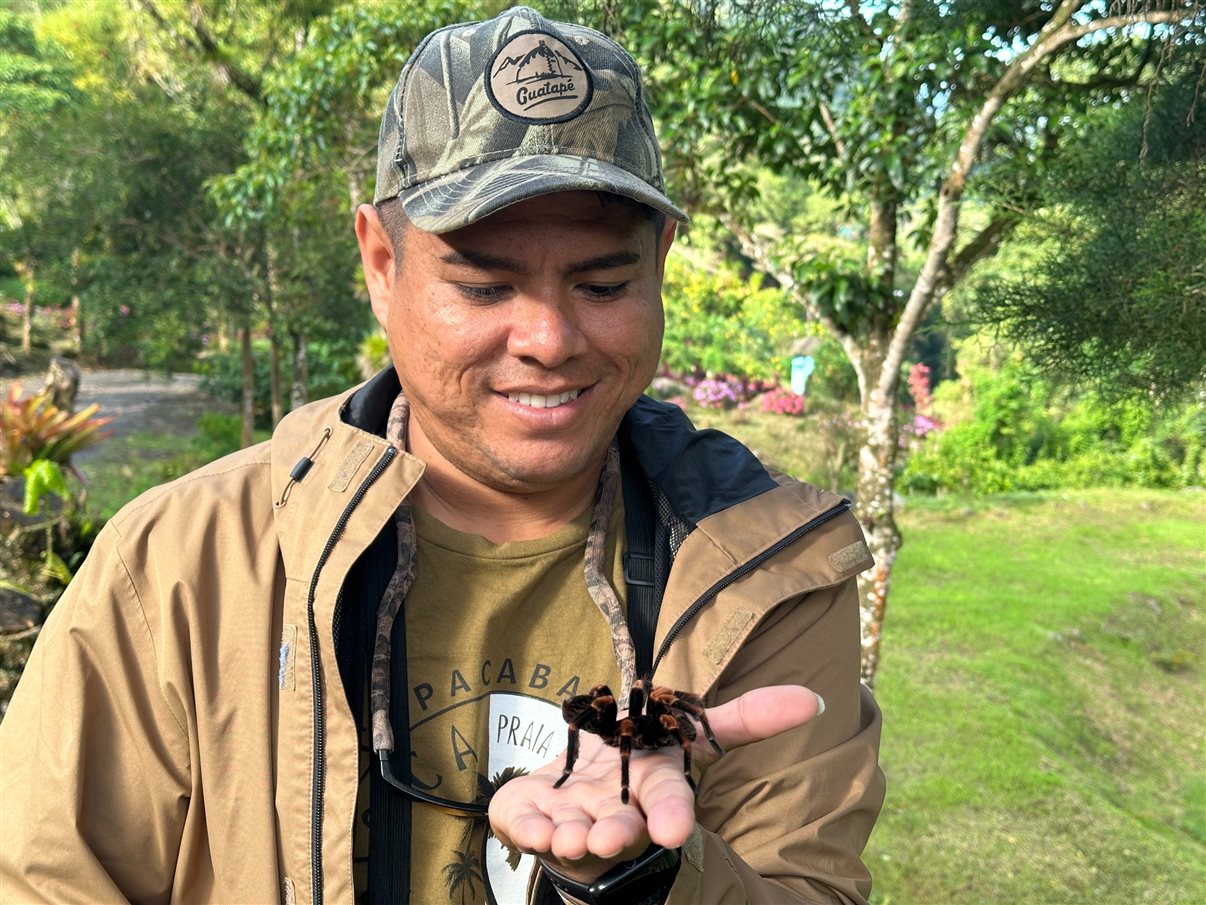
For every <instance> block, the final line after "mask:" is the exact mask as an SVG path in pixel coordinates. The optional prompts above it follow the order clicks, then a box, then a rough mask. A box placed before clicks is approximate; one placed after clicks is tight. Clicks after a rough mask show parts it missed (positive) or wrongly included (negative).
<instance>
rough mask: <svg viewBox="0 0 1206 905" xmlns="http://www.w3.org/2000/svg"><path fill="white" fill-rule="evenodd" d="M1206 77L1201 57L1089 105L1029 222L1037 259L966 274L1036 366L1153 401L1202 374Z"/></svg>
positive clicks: (983, 308) (990, 317)
mask: <svg viewBox="0 0 1206 905" xmlns="http://www.w3.org/2000/svg"><path fill="white" fill-rule="evenodd" d="M1204 79H1206V63H1202V62H1198V64H1197V65H1196V66H1187V67H1182V69H1181V71H1180V72H1179V73H1177V74H1176V77H1175V80H1174V81H1172V83H1171V84H1169V85H1168V86H1167V87H1166V88H1165V89H1164V90H1162V91H1160V92H1159V93H1158V94H1157V95H1156V96H1155V97H1153V98H1152V99H1151V102H1150V103H1143V104H1139V103H1135V104H1130V105H1128V106H1126V107H1121V108H1114V107H1110V108H1104V109H1101V110H1097V111H1094V114H1095V115H1094V116H1093V118H1092V120H1093V121H1092V128H1090V129H1089V130H1088V134H1087V135H1086V136H1085V137H1084V139H1082V141H1080V142H1079V143H1078V145H1077V147H1076V148H1074V149H1071V152H1070V153H1068V154H1067V155H1066V156H1065V157H1064V158H1063V159H1062V160H1061V161H1059V162H1058V164H1057V165H1056V166H1055V167H1053V168H1052V172H1051V176H1050V178H1049V179H1048V180H1047V181H1046V183H1045V185H1044V187H1043V191H1042V194H1041V209H1040V215H1039V216H1036V217H1034V218H1032V221H1031V223H1030V224H1029V225H1028V230H1027V231H1028V236H1027V237H1026V238H1027V242H1028V245H1030V246H1032V247H1040V248H1041V249H1042V252H1041V257H1040V258H1039V260H1038V262H1037V263H1036V264H1035V266H1034V267H1033V268H1032V269H1031V270H1029V271H1028V272H1022V273H994V274H993V275H992V278H991V279H984V278H982V277H977V278H976V280H975V281H974V285H973V287H972V292H971V296H972V298H971V304H972V306H973V307H974V308H976V309H978V311H979V314H980V316H981V317H983V318H984V319H985V320H987V321H988V322H990V323H997V324H1001V325H1002V326H1003V329H1004V332H1005V333H1006V335H1007V336H1008V337H1009V338H1010V339H1012V340H1014V341H1016V342H1018V343H1019V344H1021V345H1022V346H1024V347H1025V349H1026V351H1027V353H1028V355H1029V357H1030V358H1031V359H1032V360H1033V361H1034V362H1035V363H1036V364H1038V365H1039V366H1040V367H1042V368H1043V369H1044V370H1046V371H1048V372H1052V373H1054V374H1055V375H1057V376H1060V377H1063V378H1065V379H1070V380H1071V381H1074V382H1077V383H1092V384H1095V385H1096V387H1097V389H1098V390H1099V392H1101V393H1103V394H1105V395H1107V396H1109V397H1115V396H1126V395H1138V396H1140V397H1142V398H1145V399H1148V400H1151V401H1154V402H1164V401H1175V400H1176V399H1178V398H1183V397H1185V396H1187V395H1191V394H1196V393H1198V392H1199V391H1200V390H1201V387H1202V384H1203V381H1206V347H1204V346H1203V342H1202V340H1203V337H1206V215H1204V214H1203V212H1206V118H1204V117H1203V116H1202V109H1201V98H1200V94H1199V92H1200V86H1201V85H1202V84H1203V80H1204ZM1086 299H1091V300H1092V303H1091V304H1086V303H1085V300H1086Z"/></svg>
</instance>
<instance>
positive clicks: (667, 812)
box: [490, 685, 824, 882]
mask: <svg viewBox="0 0 1206 905" xmlns="http://www.w3.org/2000/svg"><path fill="white" fill-rule="evenodd" d="M823 709H824V705H823V704H821V703H820V698H819V697H818V696H817V695H816V694H814V693H813V692H811V691H809V690H808V689H807V688H803V687H801V686H799V685H774V686H771V687H768V688H757V689H754V690H753V691H749V692H746V693H745V694H743V695H742V696H741V697H739V698H736V699H734V700H732V701H729V702H728V703H727V704H723V705H721V706H719V707H713V708H710V709H709V710H708V711H707V715H708V722H709V724H710V725H711V727H712V731H713V733H714V734H715V736H716V740H717V742H719V743H720V746H721V747H722V748H724V749H725V750H729V749H731V748H737V747H740V746H741V745H747V744H749V743H750V742H756V741H760V740H762V739H766V738H771V737H772V736H775V735H778V734H779V733H781V732H786V731H787V730H789V729H794V728H795V727H797V726H800V725H803V724H804V723H806V722H808V721H809V720H810V719H812V718H813V717H815V716H816V715H817V714H818V713H819V712H821V710H823ZM697 728H698V727H697ZM700 737H701V738H702V733H700ZM716 757H717V755H716V754H715V753H714V752H713V751H712V748H711V746H710V745H708V744H706V743H705V744H697V745H695V747H694V748H693V749H692V759H693V761H694V762H696V763H698V764H699V765H701V766H706V765H707V764H709V763H711V762H712V761H714V760H715V759H716ZM564 766H565V754H564V752H563V753H562V754H561V756H560V757H558V758H557V759H556V760H554V761H552V762H551V763H548V764H545V765H544V766H543V767H541V768H540V769H538V770H536V771H534V772H533V773H530V774H527V775H524V776H519V777H516V778H515V779H513V780H511V781H510V782H508V783H507V784H506V785H504V786H503V787H502V788H500V789H499V790H498V791H497V792H496V793H495V794H494V797H493V798H492V799H491V800H490V826H491V828H492V829H493V830H494V834H495V835H496V836H497V837H498V839H499V841H500V842H502V843H503V845H506V846H508V847H511V848H516V849H519V850H520V851H522V852H527V853H529V854H534V855H537V856H538V857H540V858H541V859H543V860H544V861H547V862H549V863H550V865H551V866H552V867H553V869H555V870H556V871H557V872H558V873H561V874H564V875H565V876H567V877H570V878H571V879H574V880H579V881H582V882H590V881H593V880H595V879H596V878H598V877H599V876H600V875H602V874H603V873H604V872H605V871H607V870H608V869H609V868H610V867H612V866H613V865H615V864H618V863H619V862H621V861H625V860H628V859H630V858H634V857H636V856H637V855H639V854H640V853H641V852H643V851H644V850H645V849H646V848H647V847H648V846H649V843H650V842H651V841H652V842H655V843H657V844H658V845H661V846H663V847H665V848H678V847H679V846H681V845H682V844H683V843H684V842H686V841H687V837H688V836H690V835H691V830H692V829H693V828H694V826H695V793H694V791H692V789H691V787H690V785H688V783H687V780H686V777H685V776H684V775H683V754H682V749H681V748H679V747H678V746H677V745H671V746H670V747H667V748H658V749H655V750H652V751H649V750H646V751H634V752H633V753H632V757H631V760H630V762H629V770H630V775H629V783H628V787H629V793H630V798H629V803H628V804H623V803H622V802H621V801H620V752H619V749H618V748H612V747H609V746H607V745H605V744H603V741H602V740H601V739H600V738H599V737H598V736H596V735H592V734H589V733H585V732H584V733H582V734H581V736H580V738H579V750H578V759H577V760H576V761H575V763H574V771H573V773H572V774H571V776H570V777H569V779H568V780H567V781H566V782H565V784H564V785H563V786H562V787H561V788H560V789H557V788H554V787H553V784H554V783H555V782H556V781H557V780H558V779H559V778H560V777H561V774H562V771H563V769H564Z"/></svg>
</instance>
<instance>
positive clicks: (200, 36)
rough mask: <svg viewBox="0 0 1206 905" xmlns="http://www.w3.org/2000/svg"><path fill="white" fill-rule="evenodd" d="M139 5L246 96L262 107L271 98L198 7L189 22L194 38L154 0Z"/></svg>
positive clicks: (146, 0)
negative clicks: (224, 45)
mask: <svg viewBox="0 0 1206 905" xmlns="http://www.w3.org/2000/svg"><path fill="white" fill-rule="evenodd" d="M138 2H139V5H140V6H142V8H143V9H144V10H146V12H147V15H149V16H150V17H151V18H152V19H153V20H154V21H155V24H156V25H158V26H159V27H160V29H162V30H163V31H165V32H167V34H168V35H170V36H171V37H172V39H173V40H175V41H176V42H177V43H178V44H181V45H183V46H184V47H187V48H189V49H190V50H193V51H195V52H196V53H198V54H200V56H201V57H202V58H203V59H205V60H208V61H209V62H210V63H212V64H213V65H214V66H216V67H217V68H218V70H219V71H221V72H222V74H223V75H225V76H226V78H227V79H229V80H230V83H231V84H232V85H234V86H235V87H236V88H238V89H239V91H241V92H242V93H243V94H244V95H246V96H247V97H248V98H250V99H251V100H252V101H254V102H255V103H256V104H258V105H260V106H265V105H266V104H267V101H266V100H265V99H264V91H263V86H262V85H261V83H260V80H259V79H257V78H255V77H254V76H252V75H251V74H249V73H248V72H246V71H245V70H244V69H242V68H241V67H240V66H239V65H238V64H237V63H235V62H233V61H232V60H231V59H230V58H229V56H228V55H227V53H226V51H224V50H223V49H222V47H221V46H220V45H219V44H218V42H217V41H216V40H215V39H214V36H213V35H211V34H210V33H209V30H208V29H207V28H206V27H205V23H204V22H202V20H201V17H200V15H199V14H198V13H197V12H196V10H195V9H194V10H193V12H192V14H190V16H189V20H190V21H189V24H190V25H191V26H192V29H193V35H194V37H192V38H190V37H189V36H187V35H183V34H181V33H180V32H178V31H177V30H176V28H175V26H173V25H172V24H171V23H170V22H169V21H168V20H167V19H165V18H164V16H163V14H162V13H161V12H159V10H158V8H157V7H156V6H155V3H154V0H138Z"/></svg>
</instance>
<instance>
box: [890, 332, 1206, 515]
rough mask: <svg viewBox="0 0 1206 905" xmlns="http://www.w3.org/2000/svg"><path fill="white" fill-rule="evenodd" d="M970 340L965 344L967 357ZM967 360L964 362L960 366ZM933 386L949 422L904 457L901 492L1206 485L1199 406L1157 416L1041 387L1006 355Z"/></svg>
mask: <svg viewBox="0 0 1206 905" xmlns="http://www.w3.org/2000/svg"><path fill="white" fill-rule="evenodd" d="M973 347H974V344H965V346H964V353H965V355H966V357H968V358H971V357H972V356H971V355H970V354H967V353H968V352H969V350H970V349H971V348H973ZM963 365H964V362H963V361H962V360H961V367H963ZM964 370H965V373H964V376H963V378H962V380H961V381H959V382H947V383H945V384H940V385H939V387H938V390H937V391H936V393H935V406H934V407H935V410H936V411H937V412H939V413H940V414H941V415H942V417H943V419H944V421H945V422H946V424H947V427H946V429H945V430H942V431H938V432H935V433H933V434H931V435H930V436H929V437H928V438H927V439H926V441H925V442H924V444H923V445H922V446H921V448H920V449H919V450H918V451H917V452H915V453H914V454H913V455H912V456H911V457H910V459H909V461H908V463H907V465H906V466H905V469H904V472H903V480H904V483H905V486H906V487H908V488H909V489H910V490H914V491H921V492H935V491H939V492H956V493H975V494H986V493H1000V492H1003V491H1013V490H1040V489H1047V488H1059V487H1069V488H1085V487H1103V486H1108V487H1121V486H1141V487H1193V486H1202V485H1203V484H1206V468H1204V466H1203V450H1204V449H1206V404H1203V403H1202V402H1200V401H1194V402H1191V403H1189V404H1187V405H1185V406H1184V407H1183V408H1181V409H1179V410H1173V411H1160V410H1154V409H1152V408H1151V407H1150V406H1148V405H1144V404H1143V403H1141V402H1138V401H1135V400H1133V399H1132V400H1121V401H1118V400H1109V399H1106V398H1103V397H1101V396H1100V395H1098V394H1096V393H1093V392H1087V393H1077V392H1070V391H1068V390H1066V389H1063V388H1061V387H1059V386H1057V385H1052V384H1050V383H1048V382H1047V381H1046V380H1044V379H1043V378H1041V377H1039V376H1038V375H1036V374H1035V373H1034V372H1033V371H1032V370H1029V369H1027V368H1026V367H1024V366H1023V363H1022V362H1021V360H1020V358H1019V357H1017V356H1016V355H1015V356H1012V357H1010V358H1007V359H1005V360H1004V361H1002V362H1000V363H999V364H998V365H996V366H992V365H990V364H987V363H984V362H980V363H976V362H974V361H973V362H969V363H968V364H967V366H966V367H964Z"/></svg>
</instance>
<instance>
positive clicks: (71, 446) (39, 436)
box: [0, 380, 113, 477]
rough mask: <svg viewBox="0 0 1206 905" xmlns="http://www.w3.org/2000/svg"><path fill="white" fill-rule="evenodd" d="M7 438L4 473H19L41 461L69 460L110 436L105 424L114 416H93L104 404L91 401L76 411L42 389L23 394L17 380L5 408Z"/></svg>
mask: <svg viewBox="0 0 1206 905" xmlns="http://www.w3.org/2000/svg"><path fill="white" fill-rule="evenodd" d="M2 411H3V419H2V420H3V424H2V428H3V442H2V444H0V477H7V476H12V475H18V474H22V473H24V472H25V470H26V469H28V468H29V467H30V466H31V465H33V463H35V462H38V461H47V462H54V463H56V464H66V463H67V462H69V461H70V459H71V457H72V456H73V455H74V454H75V453H77V452H79V451H80V450H81V449H86V448H87V447H89V446H92V445H93V444H94V443H97V442H99V441H100V440H103V439H104V438H105V437H107V436H108V434H107V433H102V432H101V428H103V427H104V426H105V425H106V424H108V423H109V422H110V421H112V420H113V419H112V418H96V417H93V416H94V415H95V414H96V413H97V412H98V411H100V406H98V405H90V406H88V407H87V408H85V409H81V410H80V411H78V412H75V413H74V414H72V413H71V412H68V411H64V410H63V409H61V408H59V407H58V406H56V405H55V404H54V403H53V402H51V401H50V391H49V390H42V391H40V392H37V393H34V394H33V395H32V396H29V397H27V398H25V399H22V398H21V382H20V381H19V380H14V381H13V382H12V384H11V385H10V386H9V389H8V396H7V397H6V398H5V400H4V408H3V410H2Z"/></svg>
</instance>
